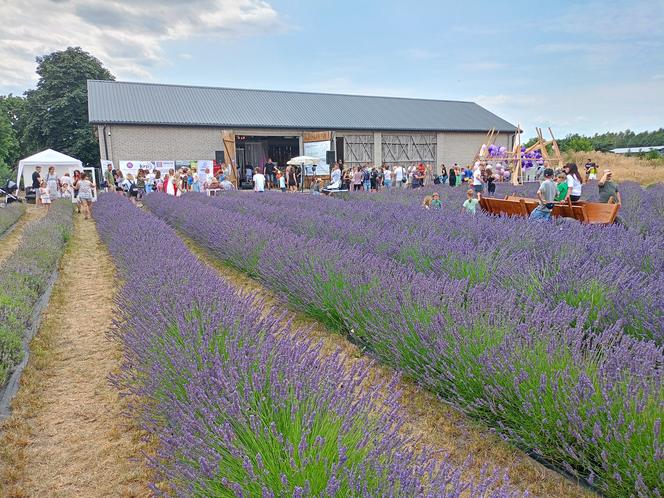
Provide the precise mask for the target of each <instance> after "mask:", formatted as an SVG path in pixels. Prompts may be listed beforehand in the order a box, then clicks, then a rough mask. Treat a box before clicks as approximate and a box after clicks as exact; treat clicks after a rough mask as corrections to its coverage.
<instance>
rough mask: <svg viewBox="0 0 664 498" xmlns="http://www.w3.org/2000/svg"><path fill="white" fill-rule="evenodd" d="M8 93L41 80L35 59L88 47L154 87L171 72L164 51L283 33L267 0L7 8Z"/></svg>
mask: <svg viewBox="0 0 664 498" xmlns="http://www.w3.org/2000/svg"><path fill="white" fill-rule="evenodd" d="M1 3H2V23H1V24H0V86H3V85H4V86H27V85H29V84H30V82H31V81H34V80H35V79H36V75H35V73H34V70H35V62H34V59H35V57H36V56H38V55H45V54H47V53H49V52H52V51H54V50H62V49H65V48H66V47H68V46H80V47H82V48H83V49H84V50H86V51H88V52H90V53H92V54H93V55H95V56H96V57H98V58H99V59H101V60H102V61H103V62H104V64H105V65H106V67H108V68H109V69H110V70H111V72H112V73H114V74H115V75H116V76H118V77H119V78H134V79H136V78H138V79H149V78H150V69H151V68H152V67H154V66H155V65H157V64H164V63H165V62H166V61H165V56H164V52H163V48H162V45H163V44H164V43H165V42H167V41H173V40H186V39H190V38H195V37H206V38H207V39H223V38H230V37H241V36H251V35H255V34H258V33H261V32H264V31H265V30H266V29H268V28H270V29H272V30H275V29H280V28H283V26H282V24H281V21H280V18H279V16H278V14H277V12H276V11H275V10H274V8H273V7H272V6H271V5H270V4H269V3H267V2H265V1H263V0H189V1H187V2H180V1H177V0H136V1H133V2H129V1H124V0H108V1H102V0H69V1H67V0H65V1H55V0H31V1H30V2H24V1H20V0H4V1H2V2H1Z"/></svg>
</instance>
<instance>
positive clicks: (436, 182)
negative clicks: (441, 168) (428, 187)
mask: <svg viewBox="0 0 664 498" xmlns="http://www.w3.org/2000/svg"><path fill="white" fill-rule="evenodd" d="M433 183H435V184H436V185H440V176H437V177H436V178H434V179H433Z"/></svg>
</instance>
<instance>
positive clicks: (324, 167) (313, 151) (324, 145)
mask: <svg viewBox="0 0 664 498" xmlns="http://www.w3.org/2000/svg"><path fill="white" fill-rule="evenodd" d="M329 150H330V141H329V140H322V141H320V142H304V155H305V156H311V157H317V158H319V159H320V161H319V163H318V166H317V167H316V176H318V175H329V174H330V165H329V164H327V162H325V161H326V157H325V154H326V152H328V151H329ZM307 170H309V166H307ZM307 174H308V175H311V172H310V171H307Z"/></svg>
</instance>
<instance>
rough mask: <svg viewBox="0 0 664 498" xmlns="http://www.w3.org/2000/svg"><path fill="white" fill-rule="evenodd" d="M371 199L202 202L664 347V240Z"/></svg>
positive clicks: (236, 198) (279, 198)
mask: <svg viewBox="0 0 664 498" xmlns="http://www.w3.org/2000/svg"><path fill="white" fill-rule="evenodd" d="M410 195H412V194H410V193H407V194H405V198H406V199H408V198H409V196H410ZM370 197H371V196H369V198H366V197H364V198H352V199H349V200H346V201H342V200H333V199H329V200H327V201H326V202H321V199H317V198H315V197H313V196H297V197H285V196H280V195H278V194H276V195H275V194H266V195H265V196H264V197H263V198H262V202H260V203H256V202H255V200H256V199H255V198H253V197H247V196H238V195H230V196H226V197H220V198H205V197H198V200H199V202H202V203H208V204H209V205H213V206H217V207H219V208H220V209H221V210H223V211H224V212H236V213H243V214H244V213H248V214H250V215H251V216H253V217H255V218H258V219H261V220H265V221H269V222H271V223H273V224H277V225H279V226H281V227H283V228H285V229H287V230H288V231H289V232H293V233H297V234H298V235H301V236H304V237H308V238H312V239H322V240H326V241H329V242H334V241H342V242H343V243H345V244H348V245H352V246H353V247H355V248H357V249H358V250H361V251H362V252H366V253H371V254H374V255H375V256H376V257H378V258H380V259H381V260H386V261H383V264H392V263H390V261H393V262H398V263H401V264H404V265H407V266H410V267H412V268H414V269H416V270H418V271H421V272H424V273H426V274H429V275H436V276H441V277H443V278H452V279H455V280H463V281H467V283H468V285H469V287H471V288H472V287H474V286H476V285H485V286H489V287H491V288H493V289H495V291H494V293H502V292H505V291H506V290H515V291H516V293H517V302H518V304H519V306H520V307H522V308H524V309H526V310H527V309H528V307H529V306H530V305H529V303H530V302H532V301H535V302H549V303H553V304H557V303H561V302H564V303H567V304H568V305H571V306H573V307H577V308H580V309H583V310H585V311H587V315H588V316H587V318H586V319H587V322H588V324H589V325H590V326H592V327H593V329H594V330H600V331H601V330H603V329H605V328H607V327H610V326H611V325H613V324H614V323H616V322H617V321H620V322H621V324H622V326H623V328H624V329H625V331H626V332H627V333H629V334H631V335H633V336H635V337H640V338H651V339H654V340H655V341H656V342H657V343H662V342H664V306H662V303H664V236H661V237H660V236H656V235H649V236H643V235H641V234H638V233H636V232H633V231H630V230H625V229H624V228H622V227H619V226H612V227H603V226H594V227H588V226H584V225H581V224H578V223H573V224H569V223H562V224H558V225H552V224H541V223H531V222H530V221H529V220H527V219H508V218H495V217H490V216H485V215H478V216H474V217H473V216H470V215H467V216H464V215H462V214H461V213H460V211H459V210H456V211H455V210H454V209H451V208H446V207H444V208H443V209H442V210H440V211H436V210H434V211H431V212H424V210H422V209H420V208H419V207H417V206H412V207H411V208H410V209H409V208H404V206H403V205H400V204H396V203H394V202H390V203H381V202H377V201H375V200H371V199H370ZM397 197H398V195H397ZM493 301H494V300H493V299H490V300H489V301H488V302H487V303H485V305H486V306H492V303H493Z"/></svg>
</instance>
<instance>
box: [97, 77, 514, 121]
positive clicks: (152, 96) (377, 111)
mask: <svg viewBox="0 0 664 498" xmlns="http://www.w3.org/2000/svg"><path fill="white" fill-rule="evenodd" d="M88 113H89V118H90V122H91V123H94V124H154V125H179V126H219V127H228V128H287V129H305V130H393V131H487V130H489V129H490V128H492V127H495V128H496V129H497V130H499V131H505V132H514V130H515V128H516V127H515V126H514V125H512V124H511V123H508V122H507V121H505V120H504V119H501V118H499V117H498V116H496V115H495V114H493V113H491V112H489V111H487V110H486V109H484V108H483V107H480V106H479V105H477V104H475V103H474V102H460V101H452V100H424V99H406V98H396V97H368V96H360V95H339V94H328V93H305V92H284V91H273V90H246V89H244V90H243V89H238V88H211V87H197V86H177V85H159V84H150V83H129V82H121V81H97V80H88Z"/></svg>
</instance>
